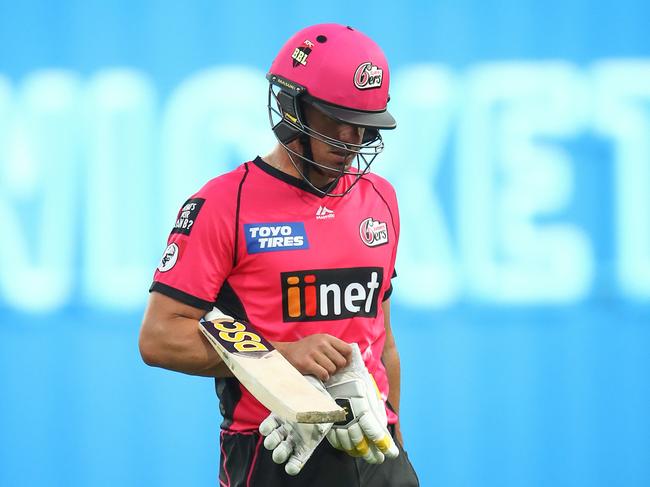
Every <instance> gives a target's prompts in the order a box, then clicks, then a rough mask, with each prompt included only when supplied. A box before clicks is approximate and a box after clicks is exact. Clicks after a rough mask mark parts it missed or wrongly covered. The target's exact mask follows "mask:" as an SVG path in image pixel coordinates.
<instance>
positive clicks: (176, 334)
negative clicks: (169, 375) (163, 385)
mask: <svg viewBox="0 0 650 487" xmlns="http://www.w3.org/2000/svg"><path fill="white" fill-rule="evenodd" d="M203 315H205V310H202V309H199V308H194V307H193V306H188V305H186V304H183V303H181V302H179V301H176V300H175V299H172V298H170V297H168V296H165V295H164V294H160V293H158V292H155V291H154V292H152V293H151V294H150V295H149V303H148V304H147V309H146V311H145V314H144V319H143V320H142V328H141V329H140V341H139V346H140V355H142V360H144V362H145V363H146V364H147V365H151V366H153V367H162V368H164V369H169V370H175V371H177V372H183V373H185V374H190V375H201V376H206V377H229V376H232V373H231V372H230V371H229V370H228V368H227V367H226V365H225V364H224V363H223V361H222V360H221V357H219V355H218V354H217V352H216V351H215V350H214V349H213V348H212V346H211V345H210V344H209V343H208V341H207V340H206V339H205V337H204V336H203V334H202V333H201V332H200V330H199V327H198V321H199V319H201V318H202V317H203Z"/></svg>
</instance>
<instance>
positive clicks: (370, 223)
mask: <svg viewBox="0 0 650 487" xmlns="http://www.w3.org/2000/svg"><path fill="white" fill-rule="evenodd" d="M359 236H360V237H361V241H362V242H363V243H364V244H366V245H367V246H368V247H378V246H379V245H384V244H387V243H388V226H387V225H386V223H385V222H380V221H378V220H374V219H373V218H372V217H370V218H366V219H365V220H363V221H362V222H361V225H359Z"/></svg>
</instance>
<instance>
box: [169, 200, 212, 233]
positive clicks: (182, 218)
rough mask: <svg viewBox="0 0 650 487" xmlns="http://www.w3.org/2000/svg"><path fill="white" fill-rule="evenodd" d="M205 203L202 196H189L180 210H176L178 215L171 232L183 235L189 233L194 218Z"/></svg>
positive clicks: (194, 220) (194, 221)
mask: <svg viewBox="0 0 650 487" xmlns="http://www.w3.org/2000/svg"><path fill="white" fill-rule="evenodd" d="M203 203H205V199H204V198H190V199H189V200H187V201H186V202H185V204H184V205H183V207H182V208H181V211H179V212H178V217H177V218H176V223H175V224H174V228H173V229H172V233H182V234H183V235H189V234H190V232H191V231H192V227H193V226H194V224H195V223H196V219H197V217H198V216H199V211H201V207H202V206H203Z"/></svg>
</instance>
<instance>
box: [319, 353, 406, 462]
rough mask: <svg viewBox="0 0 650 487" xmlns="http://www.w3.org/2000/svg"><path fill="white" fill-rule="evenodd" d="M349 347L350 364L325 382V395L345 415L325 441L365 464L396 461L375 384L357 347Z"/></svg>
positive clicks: (383, 408) (393, 443) (392, 442)
mask: <svg viewBox="0 0 650 487" xmlns="http://www.w3.org/2000/svg"><path fill="white" fill-rule="evenodd" d="M351 346H352V360H351V361H350V363H349V364H348V365H347V366H345V367H344V368H343V369H341V370H340V371H339V372H337V373H336V374H334V375H333V376H332V377H331V378H330V379H329V380H328V381H327V382H326V383H325V389H326V390H327V392H328V393H329V394H330V396H332V398H334V400H335V401H336V402H337V404H338V405H339V406H341V407H343V408H344V409H345V410H346V413H347V417H346V418H345V420H344V421H342V422H339V423H334V425H333V427H332V428H331V429H330V430H329V433H327V440H328V441H329V442H330V444H331V445H332V446H333V447H334V448H337V449H339V450H343V451H345V452H346V453H348V454H349V455H352V456H355V457H363V459H364V460H366V461H367V462H368V463H382V462H383V461H384V457H388V458H396V457H397V456H398V455H399V450H398V449H397V445H395V442H394V441H393V438H392V437H391V435H390V433H389V432H388V429H387V427H386V425H387V423H388V420H387V418H386V409H385V406H384V401H383V400H382V399H381V396H380V394H379V389H378V388H377V384H375V381H374V379H373V378H372V376H371V375H370V373H369V372H368V369H366V366H365V364H364V363H363V358H362V357H361V352H360V350H359V346H358V345H357V344H356V343H352V344H351Z"/></svg>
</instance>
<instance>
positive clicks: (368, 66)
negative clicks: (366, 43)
mask: <svg viewBox="0 0 650 487" xmlns="http://www.w3.org/2000/svg"><path fill="white" fill-rule="evenodd" d="M383 77H384V70H383V69H381V68H380V67H379V66H375V65H374V64H372V63H371V62H370V61H366V62H365V63H361V64H360V65H359V66H358V67H357V70H356V71H355V72H354V86H356V87H357V88H359V89H360V90H369V89H372V88H381V82H382V79H383Z"/></svg>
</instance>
